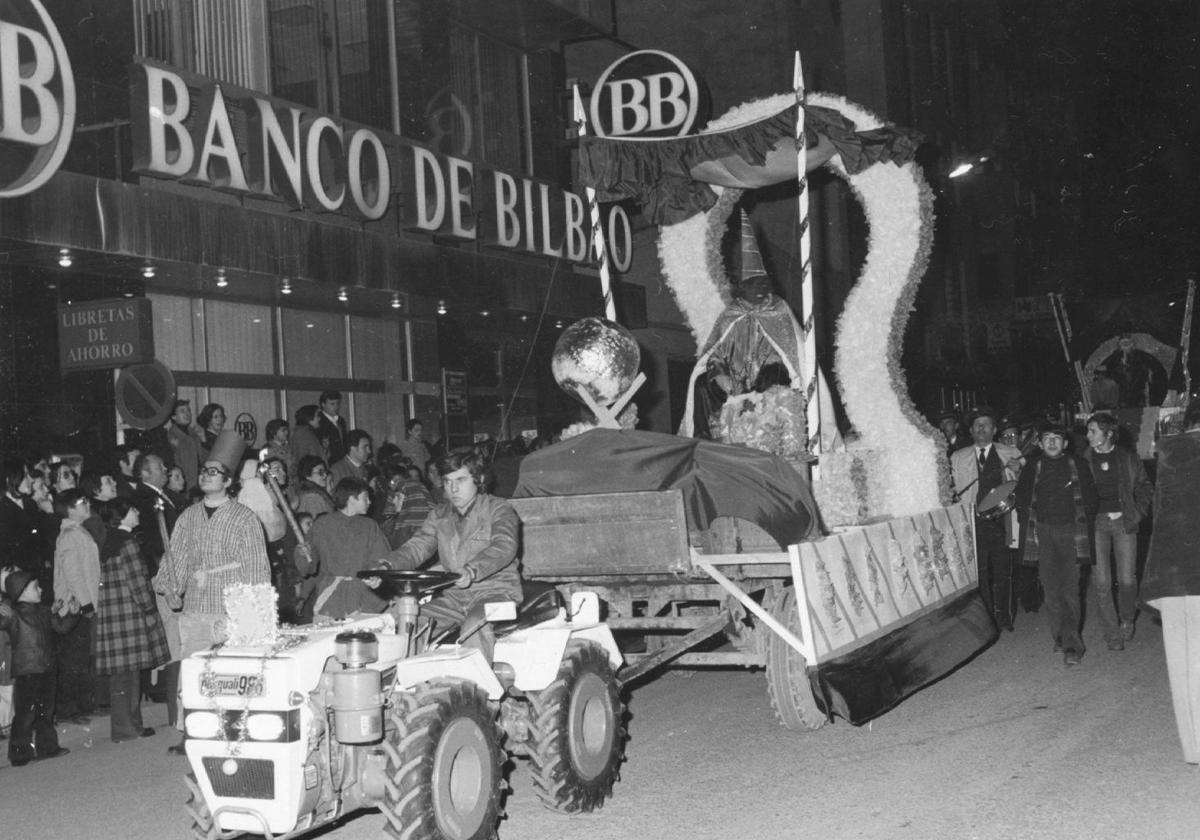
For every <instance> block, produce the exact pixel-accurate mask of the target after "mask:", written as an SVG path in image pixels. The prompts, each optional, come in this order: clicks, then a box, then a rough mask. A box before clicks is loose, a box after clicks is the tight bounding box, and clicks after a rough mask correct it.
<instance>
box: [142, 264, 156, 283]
mask: <svg viewBox="0 0 1200 840" xmlns="http://www.w3.org/2000/svg"><path fill="white" fill-rule="evenodd" d="M155 273H156V269H155V268H154V263H152V262H148V263H146V264H145V265H143V266H142V276H143V277H145V278H146V279H147V280H150V279H151V278H153V277H154V275H155Z"/></svg>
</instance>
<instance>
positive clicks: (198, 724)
mask: <svg viewBox="0 0 1200 840" xmlns="http://www.w3.org/2000/svg"><path fill="white" fill-rule="evenodd" d="M183 726H184V730H185V731H186V732H187V734H188V737H189V738H216V737H217V735H219V734H220V733H221V719H220V718H219V717H217V714H216V712H189V713H188V716H187V717H186V718H184V719H183Z"/></svg>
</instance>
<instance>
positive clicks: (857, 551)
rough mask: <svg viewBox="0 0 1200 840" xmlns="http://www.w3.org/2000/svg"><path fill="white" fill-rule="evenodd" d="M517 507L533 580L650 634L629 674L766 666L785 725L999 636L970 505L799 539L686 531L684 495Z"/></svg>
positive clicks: (806, 724) (854, 712) (916, 679)
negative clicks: (980, 570) (980, 571)
mask: <svg viewBox="0 0 1200 840" xmlns="http://www.w3.org/2000/svg"><path fill="white" fill-rule="evenodd" d="M512 504H513V506H514V507H515V508H516V510H517V513H518V515H519V516H520V517H521V521H522V575H523V576H524V577H525V578H526V579H527V580H535V581H545V582H549V583H552V584H554V585H555V586H557V587H559V588H560V589H563V590H565V591H569V590H572V589H575V588H586V589H589V590H593V591H595V592H598V593H599V595H600V597H601V599H602V600H603V601H604V603H605V604H606V606H607V611H608V615H607V621H608V623H609V626H610V627H611V628H612V629H613V631H614V632H617V633H618V634H620V635H621V636H625V637H626V638H629V639H630V640H631V641H634V642H636V647H637V648H642V642H643V640H644V649H638V650H634V649H632V648H633V647H634V645H630V647H631V649H630V650H628V651H627V652H626V653H625V655H626V661H627V662H628V663H629V664H628V665H627V666H626V667H625V668H624V669H623V670H622V672H621V675H620V676H621V679H622V681H623V683H625V684H629V683H632V682H634V681H636V680H638V679H640V678H642V677H644V676H646V675H647V674H649V673H651V672H652V671H654V670H655V669H657V668H659V667H662V666H666V665H671V666H681V667H687V666H691V667H705V666H708V667H711V666H738V667H749V668H763V669H765V671H766V676H767V686H768V693H769V696H770V699H771V703H772V706H773V707H774V709H775V711H776V714H777V716H778V717H779V720H780V721H781V722H782V723H783V725H784V726H786V727H788V728H790V729H805V728H807V729H814V728H817V727H819V726H822V725H823V724H824V723H825V722H826V721H828V720H830V719H831V718H832V716H833V715H835V714H836V715H838V716H840V717H843V718H845V719H847V720H850V721H851V722H852V723H856V724H857V723H862V722H864V721H866V720H869V719H870V718H872V717H875V716H876V715H878V714H880V713H882V712H883V711H886V710H887V709H888V708H891V707H892V706H894V705H895V704H896V703H898V702H899V701H900V700H902V699H903V698H904V697H906V696H907V695H909V694H911V693H912V692H914V691H916V690H918V689H920V688H921V687H922V686H924V685H927V684H929V683H930V682H932V681H934V680H936V679H938V678H940V677H942V676H943V675H945V674H946V673H948V672H949V671H951V670H953V669H954V668H955V667H957V666H958V665H960V664H961V663H962V662H964V661H966V660H967V659H969V658H970V657H971V656H973V655H974V654H975V653H977V652H978V651H979V650H981V649H982V648H983V647H985V646H987V645H988V644H990V643H991V642H992V641H994V639H995V638H996V628H995V625H994V623H993V622H992V620H991V618H990V616H989V615H988V613H987V611H986V610H985V609H984V607H983V604H982V601H981V600H980V598H979V595H978V591H977V590H978V587H977V581H978V579H977V567H976V563H975V553H974V544H975V543H974V517H973V515H972V512H971V508H970V506H969V505H967V504H960V505H955V506H953V507H947V508H939V509H937V510H932V511H929V512H928V513H925V514H921V515H919V516H909V517H903V518H896V519H889V520H887V521H883V522H878V523H876V524H870V525H865V526H861V527H855V528H849V529H844V530H841V531H839V532H837V533H835V534H832V535H830V536H828V537H825V538H823V539H819V540H816V541H812V542H803V543H800V544H797V545H791V546H787V547H786V548H781V547H780V546H778V545H777V544H775V543H774V541H773V540H771V538H770V537H769V536H767V535H766V534H765V533H764V532H763V531H762V530H761V529H759V528H757V527H756V526H755V525H753V524H752V523H750V522H746V521H744V520H740V519H729V518H720V519H717V520H716V521H715V522H714V523H713V525H712V527H710V528H709V529H708V530H707V531H706V532H703V533H689V532H688V528H687V523H686V519H685V517H684V506H683V498H682V494H681V493H680V492H679V491H678V490H668V491H649V492H628V493H599V494H592V495H578V496H543V497H536V498H519V499H513V500H512Z"/></svg>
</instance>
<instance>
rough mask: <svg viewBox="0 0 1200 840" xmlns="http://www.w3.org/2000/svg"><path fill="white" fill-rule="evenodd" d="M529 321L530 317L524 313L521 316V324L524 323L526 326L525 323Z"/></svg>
mask: <svg viewBox="0 0 1200 840" xmlns="http://www.w3.org/2000/svg"><path fill="white" fill-rule="evenodd" d="M528 320H529V316H528V315H526V314H524V313H522V314H521V323H522V324H524V323H525V322H526V321H528Z"/></svg>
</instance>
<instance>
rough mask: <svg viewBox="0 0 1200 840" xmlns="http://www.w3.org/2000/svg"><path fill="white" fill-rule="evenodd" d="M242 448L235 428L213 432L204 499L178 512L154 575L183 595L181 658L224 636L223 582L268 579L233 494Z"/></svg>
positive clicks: (254, 530)
mask: <svg viewBox="0 0 1200 840" xmlns="http://www.w3.org/2000/svg"><path fill="white" fill-rule="evenodd" d="M245 448H246V442H245V441H244V440H243V439H242V437H241V436H240V435H239V434H238V433H237V432H236V431H233V430H224V431H222V432H221V434H220V435H219V436H218V437H217V440H216V442H215V443H214V444H213V448H212V452H211V453H210V455H209V458H208V459H207V460H206V461H205V462H204V465H203V466H202V467H201V468H200V476H199V482H200V492H201V493H202V494H203V495H202V498H201V499H200V501H198V502H197V503H196V504H194V505H192V506H191V507H189V508H188V509H187V510H185V511H184V512H183V513H181V514H180V515H179V519H178V520H177V521H176V523H175V531H174V533H172V534H171V550H170V552H169V553H168V554H166V555H165V556H164V557H163V563H162V567H161V568H160V569H159V574H158V577H157V578H156V580H155V585H156V588H158V589H160V590H164V594H167V595H168V596H171V595H173V596H175V597H176V598H182V599H183V612H182V613H180V616H179V641H180V656H181V658H186V657H188V656H191V655H192V654H193V653H196V652H197V651H201V650H206V649H208V648H210V647H212V645H213V644H216V643H218V642H221V641H224V639H223V637H222V632H221V630H220V628H219V626H218V623H223V621H222V619H223V618H224V615H225V599H224V592H225V587H226V586H229V585H231V584H235V583H247V584H256V583H270V582H271V572H270V567H269V566H268V564H267V546H266V541H265V539H264V537H263V529H262V524H261V523H260V522H259V521H258V517H257V516H255V515H254V512H253V511H252V510H250V508H248V507H246V506H245V505H242V504H239V503H238V502H236V501H235V500H234V498H233V497H234V495H235V494H236V488H235V487H234V479H233V476H234V470H235V469H237V467H238V465H239V464H240V463H241V457H242V452H243V451H244V450H245ZM172 750H174V751H176V752H179V751H180V750H175V748H172Z"/></svg>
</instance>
